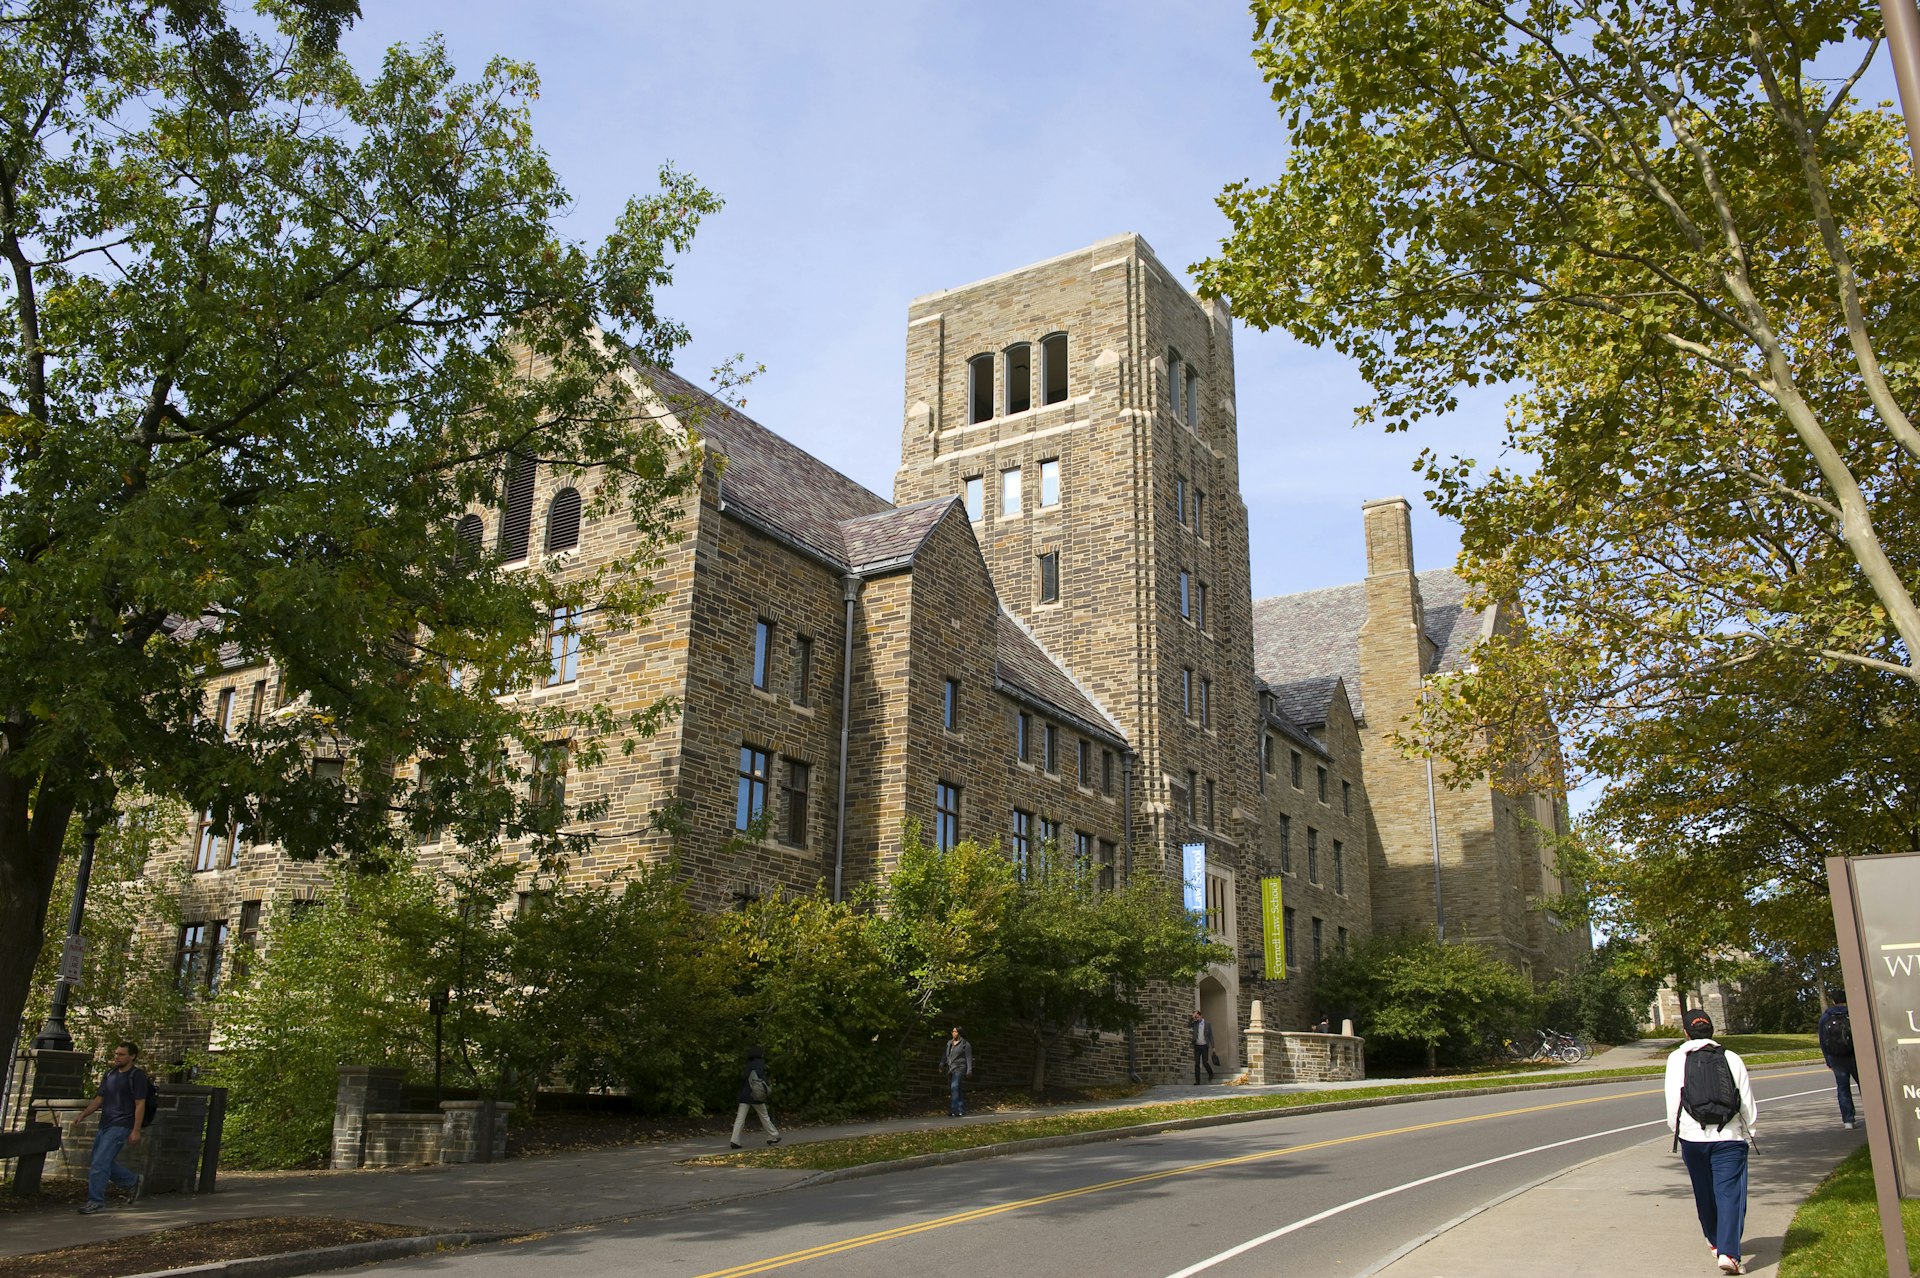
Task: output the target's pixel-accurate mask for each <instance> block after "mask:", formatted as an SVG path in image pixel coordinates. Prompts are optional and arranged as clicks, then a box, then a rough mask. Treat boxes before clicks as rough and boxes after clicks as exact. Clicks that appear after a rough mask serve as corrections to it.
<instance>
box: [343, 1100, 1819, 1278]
mask: <svg viewBox="0 0 1920 1278" xmlns="http://www.w3.org/2000/svg"><path fill="white" fill-rule="evenodd" d="M1755 1082H1756V1091H1757V1093H1758V1095H1759V1098H1760V1101H1761V1105H1762V1110H1763V1113H1762V1118H1761V1124H1760V1126H1761V1133H1762V1140H1763V1143H1764V1140H1765V1135H1766V1131H1767V1126H1768V1124H1767V1116H1766V1111H1767V1110H1768V1109H1769V1108H1775V1107H1777V1108H1775V1112H1776V1113H1778V1114H1781V1115H1783V1116H1784V1115H1785V1114H1787V1113H1789V1112H1797V1111H1798V1110H1800V1109H1802V1108H1805V1109H1807V1111H1808V1112H1809V1113H1812V1112H1814V1111H1817V1110H1818V1109H1819V1107H1821V1106H1823V1105H1825V1106H1830V1105H1831V1104H1832V1100H1831V1090H1832V1088H1831V1082H1830V1078H1829V1076H1828V1074H1827V1072H1826V1071H1825V1070H1822V1069H1818V1068H1807V1067H1795V1068H1791V1069H1786V1070H1780V1071H1772V1072H1763V1073H1760V1074H1757V1075H1756V1076H1755ZM1661 1107H1662V1105H1661V1101H1660V1099H1659V1092H1658V1082H1657V1080H1653V1079H1632V1080H1624V1081H1619V1082H1613V1083H1600V1084H1595V1085H1593V1086H1592V1087H1582V1088H1568V1089H1564V1090H1556V1091H1550V1092H1540V1093H1519V1094H1508V1095H1501V1096H1487V1097H1468V1098H1457V1099H1436V1100H1432V1101H1423V1102H1419V1103H1417V1104H1408V1105H1398V1106H1390V1107H1385V1108H1378V1109H1362V1110H1350V1111H1344V1112H1340V1113H1332V1114H1314V1115H1301V1116H1293V1117H1283V1118H1275V1119H1270V1120H1264V1121H1261V1122H1257V1123H1246V1124H1239V1125H1235V1126H1230V1127H1217V1128H1208V1129H1203V1130H1200V1131H1193V1132H1178V1133H1166V1134H1162V1135H1158V1136H1153V1137H1148V1138H1141V1139H1136V1140H1128V1141H1119V1142H1115V1143H1112V1144H1101V1145H1090V1146H1079V1147H1074V1148H1069V1149H1060V1150H1049V1151H1043V1152H1040V1153H1034V1154H1028V1155H1024V1156H1018V1157H1009V1158H996V1159H988V1160H984V1161H979V1162H971V1163H962V1164H956V1165H952V1166H947V1167H938V1168H930V1169H927V1170H924V1171H919V1172H906V1173H897V1174H893V1175H886V1176H876V1177H870V1178H866V1179H859V1180H850V1181H843V1182H839V1183H835V1184H829V1185H821V1186H815V1187H812V1188H803V1189H797V1190H791V1191H788V1192H784V1193H773V1194H769V1195H767V1196H765V1197H760V1198H754V1199H750V1200H747V1201H742V1202H735V1203H731V1204H725V1205H720V1206H715V1207H711V1208H706V1209H703V1210H699V1211H692V1212H685V1213H679V1214H674V1215H669V1216H664V1217H657V1218H654V1219H640V1220H633V1221H629V1222H625V1223H621V1224H616V1225H608V1226H601V1227H597V1228H593V1229H586V1230H578V1231H571V1232H563V1233H556V1234H552V1235H548V1236H545V1237H541V1238H537V1239H532V1240H529V1241H525V1242H520V1243H516V1244H512V1245H509V1246H504V1247H496V1248H488V1249H483V1250H477V1251H472V1252H466V1253H461V1254H457V1255H453V1256H448V1257H442V1258H435V1259H427V1260H418V1261H410V1262H399V1263H395V1264H391V1265H387V1266H383V1267H382V1268H381V1271H380V1272H383V1273H415V1274H451V1273H457V1274H460V1275H463V1276H464V1275H475V1276H483V1278H484V1276H493V1275H499V1276H501V1278H523V1275H524V1273H525V1272H526V1271H527V1270H528V1269H529V1268H530V1267H535V1266H537V1268H538V1272H540V1273H541V1275H542V1276H543V1278H546V1276H547V1275H555V1276H568V1278H597V1276H599V1275H614V1274H619V1275H623V1276H624V1275H645V1276H649V1278H651V1276H653V1275H661V1276H663V1278H664V1276H666V1275H673V1276H674V1278H691V1276H702V1278H744V1275H747V1274H758V1273H771V1272H776V1271H780V1272H790V1273H793V1274H795V1275H802V1274H831V1275H835V1276H836V1278H837V1276H839V1275H852V1276H856V1278H865V1276H869V1275H871V1276H872V1278H898V1276H899V1275H901V1274H903V1273H904V1274H922V1273H927V1274H932V1273H942V1272H953V1273H964V1274H970V1275H984V1276H986V1278H998V1276H999V1275H1019V1274H1027V1273H1041V1272H1049V1273H1065V1274H1101V1275H1116V1276H1119V1278H1130V1276H1139V1278H1188V1276H1189V1275H1194V1274H1199V1273H1202V1272H1204V1273H1207V1274H1209V1275H1214V1276H1218V1278H1243V1276H1250V1275H1265V1274H1276V1273H1281V1272H1286V1273H1295V1272H1301V1273H1316V1274H1334V1275H1339V1274H1348V1275H1361V1274H1366V1273H1368V1272H1369V1271H1371V1270H1373V1269H1375V1268H1377V1267H1378V1266H1379V1265H1380V1264H1381V1263H1383V1262H1384V1261H1386V1260H1388V1259H1389V1258H1391V1257H1392V1256H1394V1255H1395V1254H1397V1253H1398V1252H1400V1251H1402V1250H1404V1249H1405V1247H1406V1246H1407V1245H1408V1244H1410V1243H1412V1242H1414V1241H1417V1240H1419V1239H1421V1238H1423V1237H1425V1236H1427V1235H1429V1234H1431V1233H1432V1232H1433V1231H1434V1230H1436V1229H1439V1228H1441V1227H1442V1226H1444V1225H1445V1224H1446V1223H1447V1222H1449V1221H1453V1220H1455V1219H1457V1218H1459V1217H1461V1216H1462V1215H1463V1214H1466V1213H1469V1212H1472V1211H1474V1210H1476V1209H1478V1208H1480V1207H1482V1206H1484V1205H1485V1204H1487V1203H1488V1202H1490V1201H1492V1200H1495V1199H1498V1198H1500V1197H1501V1196H1503V1195H1506V1194H1509V1193H1511V1192H1513V1191H1515V1190H1517V1189H1520V1188H1522V1187H1524V1186H1526V1185H1529V1184H1532V1183H1534V1182H1536V1181H1539V1180H1541V1179H1542V1178H1544V1177H1548V1176H1551V1175H1553V1174H1554V1173H1555V1172H1557V1171H1560V1170H1563V1169H1564V1168H1566V1167H1569V1166H1572V1165H1574V1164H1578V1163H1581V1162H1585V1161H1586V1160H1589V1159H1593V1158H1595V1157H1597V1156H1600V1155H1604V1154H1608V1153H1611V1152H1615V1151H1620V1150H1624V1149H1627V1148H1629V1147H1631V1146H1633V1145H1636V1144H1643V1143H1645V1142H1647V1141H1648V1140H1649V1139H1650V1138H1652V1137H1654V1136H1656V1135H1657V1134H1659V1132H1660V1130H1661V1128H1660V1124H1661V1118H1660V1116H1659V1113H1660V1109H1661ZM1788 1107H1791V1110H1789V1108H1788ZM743 1175H750V1173H743ZM1675 1191H1676V1192H1679V1186H1678V1184H1676V1186H1675ZM1618 1207H1619V1210H1620V1211H1621V1212H1623V1213H1631V1212H1633V1211H1634V1210H1635V1209H1636V1205H1635V1204H1634V1203H1632V1202H1622V1203H1620V1204H1618ZM1511 1259H1512V1262H1513V1264H1514V1270H1515V1272H1520V1271H1524V1270H1525V1269H1527V1268H1531V1267H1533V1266H1534V1265H1536V1264H1541V1265H1551V1266H1553V1267H1562V1266H1564V1265H1565V1264H1566V1263H1567V1262H1568V1261H1569V1260H1572V1261H1573V1262H1574V1263H1576V1264H1578V1263H1579V1260H1578V1258H1574V1257H1566V1256H1552V1255H1539V1256H1515V1257H1512V1258H1511ZM1583 1267H1584V1266H1583Z"/></svg>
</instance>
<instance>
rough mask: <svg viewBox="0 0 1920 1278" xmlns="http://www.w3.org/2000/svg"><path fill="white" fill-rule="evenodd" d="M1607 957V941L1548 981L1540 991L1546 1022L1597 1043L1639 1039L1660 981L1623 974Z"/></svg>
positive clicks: (1608, 947) (1608, 946) (1608, 948)
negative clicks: (1563, 972)
mask: <svg viewBox="0 0 1920 1278" xmlns="http://www.w3.org/2000/svg"><path fill="white" fill-rule="evenodd" d="M1612 958H1613V954H1612V949H1611V942H1609V943H1608V944H1606V945H1602V946H1601V947H1600V948H1599V949H1597V950H1595V951H1594V952H1593V953H1592V954H1590V955H1588V956H1587V957H1586V958H1585V959H1584V960H1582V962H1581V964H1580V965H1579V966H1578V967H1576V968H1575V969H1574V970H1573V971H1571V972H1569V973H1567V974H1566V975H1565V976H1563V977H1561V978H1560V979H1558V980H1556V981H1554V982H1552V983H1551V984H1549V985H1548V986H1547V987H1546V988H1545V989H1544V990H1543V991H1542V992H1541V993H1542V998H1543V1000H1544V1007H1543V1009H1542V1012H1541V1015H1542V1017H1543V1018H1544V1019H1545V1021H1546V1023H1547V1024H1549V1025H1551V1026H1553V1027H1554V1028H1555V1029H1557V1030H1560V1031H1561V1032H1562V1033H1566V1034H1575V1035H1578V1036H1579V1037H1581V1038H1585V1039H1590V1040H1592V1041H1593V1042H1597V1043H1630V1042H1632V1041H1633V1040H1634V1039H1636V1038H1638V1037H1639V1036H1640V1018H1641V1016H1643V1015H1644V1014H1645V1012H1646V1009H1647V1004H1648V1003H1650V1002H1652V1000H1653V995H1654V991H1655V990H1656V989H1658V988H1659V983H1658V982H1657V981H1651V980H1647V979H1645V978H1643V977H1637V976H1631V975H1627V974H1625V973H1624V972H1623V971H1622V970H1621V968H1620V966H1619V965H1616V964H1615V963H1613V962H1612Z"/></svg>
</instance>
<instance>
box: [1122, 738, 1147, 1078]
mask: <svg viewBox="0 0 1920 1278" xmlns="http://www.w3.org/2000/svg"><path fill="white" fill-rule="evenodd" d="M1120 821H1121V825H1120V848H1121V854H1120V865H1121V873H1122V874H1123V875H1124V876H1125V877H1126V881H1127V882H1128V883H1131V882H1133V752H1132V751H1131V750H1129V751H1127V752H1126V753H1125V754H1123V755H1121V756H1120ZM1127 1081H1128V1082H1131V1083H1138V1082H1141V1081H1142V1079H1141V1077H1140V1040H1139V1038H1138V1037H1137V1036H1136V1035H1135V1034H1134V1031H1133V1030H1132V1029H1131V1028H1129V1029H1128V1030H1127Z"/></svg>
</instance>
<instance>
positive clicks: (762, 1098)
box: [727, 1047, 780, 1149]
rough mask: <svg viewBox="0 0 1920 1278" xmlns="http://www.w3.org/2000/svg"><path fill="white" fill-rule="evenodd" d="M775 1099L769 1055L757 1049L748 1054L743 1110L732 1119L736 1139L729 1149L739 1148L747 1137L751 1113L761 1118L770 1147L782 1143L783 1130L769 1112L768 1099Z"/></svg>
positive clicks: (761, 1049) (741, 1088)
mask: <svg viewBox="0 0 1920 1278" xmlns="http://www.w3.org/2000/svg"><path fill="white" fill-rule="evenodd" d="M772 1095H773V1080H772V1079H771V1078H769V1077H768V1076H767V1053H766V1051H765V1049H763V1048H759V1047H755V1048H753V1049H751V1050H750V1051H748V1052H747V1070H746V1074H745V1075H744V1076H743V1077H742V1078H741V1080H740V1109H739V1111H738V1112H737V1113H735V1114H734V1116H733V1138H732V1139H731V1140H729V1141H728V1142H727V1148H728V1149H738V1148H740V1138H741V1137H742V1136H744V1135H746V1134H747V1111H748V1110H749V1109H751V1110H752V1111H753V1112H754V1115H755V1116H756V1117H758V1118H759V1120H760V1130H761V1131H763V1132H765V1133H766V1134H767V1144H769V1145H778V1144H779V1143H780V1129H779V1128H778V1127H775V1126H774V1125H773V1115H771V1114H769V1113H768V1112H767V1098H768V1097H769V1096H772Z"/></svg>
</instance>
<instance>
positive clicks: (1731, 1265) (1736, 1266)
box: [1720, 1256, 1740, 1274]
mask: <svg viewBox="0 0 1920 1278" xmlns="http://www.w3.org/2000/svg"><path fill="white" fill-rule="evenodd" d="M1720 1272H1721V1273H1723V1274H1737V1273H1739V1272H1740V1261H1739V1260H1738V1258H1736V1257H1733V1256H1722V1257H1720Z"/></svg>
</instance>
